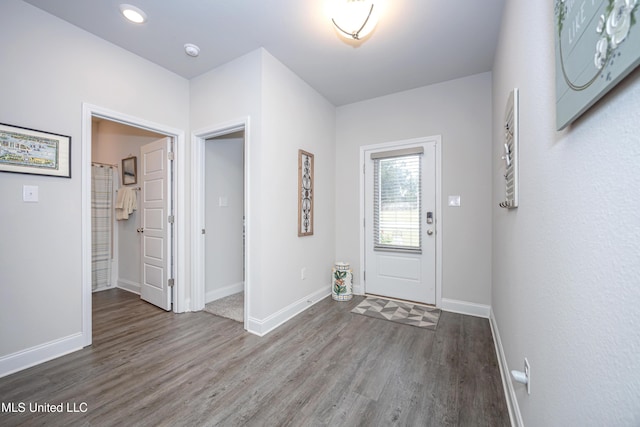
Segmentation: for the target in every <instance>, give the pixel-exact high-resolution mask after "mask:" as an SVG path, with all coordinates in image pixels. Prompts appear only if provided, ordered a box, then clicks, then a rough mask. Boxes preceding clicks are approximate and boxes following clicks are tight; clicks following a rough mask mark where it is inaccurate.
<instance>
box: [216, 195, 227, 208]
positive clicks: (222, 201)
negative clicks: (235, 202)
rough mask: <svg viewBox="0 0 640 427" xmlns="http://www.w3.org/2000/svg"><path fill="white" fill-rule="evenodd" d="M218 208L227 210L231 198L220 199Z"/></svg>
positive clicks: (223, 197)
mask: <svg viewBox="0 0 640 427" xmlns="http://www.w3.org/2000/svg"><path fill="white" fill-rule="evenodd" d="M218 206H219V207H221V208H226V207H227V206H229V198H228V197H227V196H220V197H218Z"/></svg>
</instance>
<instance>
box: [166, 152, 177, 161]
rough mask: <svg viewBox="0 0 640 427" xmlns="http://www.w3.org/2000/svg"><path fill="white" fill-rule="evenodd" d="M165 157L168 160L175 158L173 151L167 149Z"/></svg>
mask: <svg viewBox="0 0 640 427" xmlns="http://www.w3.org/2000/svg"><path fill="white" fill-rule="evenodd" d="M167 159H169V160H175V159H176V155H175V153H174V152H173V151H169V152H168V153H167Z"/></svg>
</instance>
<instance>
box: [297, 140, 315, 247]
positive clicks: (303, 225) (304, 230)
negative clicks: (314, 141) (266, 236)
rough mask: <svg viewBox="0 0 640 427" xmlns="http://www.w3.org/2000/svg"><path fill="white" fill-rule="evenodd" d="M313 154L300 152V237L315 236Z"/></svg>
mask: <svg viewBox="0 0 640 427" xmlns="http://www.w3.org/2000/svg"><path fill="white" fill-rule="evenodd" d="M313 199H314V195H313V154H311V153H307V152H306V151H303V150H298V236H300V237H301V236H311V235H313Z"/></svg>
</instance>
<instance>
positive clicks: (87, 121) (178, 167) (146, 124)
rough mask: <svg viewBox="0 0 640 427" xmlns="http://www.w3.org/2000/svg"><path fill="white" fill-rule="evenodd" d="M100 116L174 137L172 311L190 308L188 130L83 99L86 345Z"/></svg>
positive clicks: (86, 341)
mask: <svg viewBox="0 0 640 427" xmlns="http://www.w3.org/2000/svg"><path fill="white" fill-rule="evenodd" d="M93 117H98V118H101V119H105V120H110V121H112V122H117V123H121V124H124V125H127V126H132V127H136V128H140V129H145V130H149V131H152V132H156V133H160V134H163V135H166V136H168V137H172V138H174V152H175V160H174V172H175V175H174V177H175V179H174V182H173V194H174V195H175V198H174V207H175V211H174V215H175V217H176V221H175V224H176V230H175V233H176V236H175V239H174V241H173V251H174V255H175V256H174V259H175V265H174V271H175V277H174V278H175V283H176V285H175V286H174V287H173V307H172V309H173V312H175V313H182V312H184V311H186V310H187V307H186V305H185V302H186V301H187V298H186V289H185V288H186V286H185V284H186V279H185V278H186V272H187V271H186V268H185V260H184V257H183V256H182V254H184V253H186V252H185V249H186V236H187V234H186V233H185V230H186V221H185V220H186V216H185V215H183V214H184V213H185V212H186V210H185V191H186V190H185V132H184V131H183V130H180V129H176V128H172V127H169V126H165V125H162V124H158V123H154V122H151V121H149V120H144V119H141V118H138V117H135V116H131V115H128V114H124V113H120V112H117V111H113V110H109V109H107V108H103V107H99V106H96V105H92V104H88V103H84V102H83V103H82V142H83V144H82V149H81V150H80V151H81V153H82V168H81V183H82V198H81V200H82V224H81V227H82V283H83V285H82V340H83V345H84V346H85V347H86V346H88V345H91V342H92V330H91V328H92V314H91V306H92V303H91V167H90V165H91V142H92V141H91V137H92V135H91V127H92V123H91V119H92V118H93Z"/></svg>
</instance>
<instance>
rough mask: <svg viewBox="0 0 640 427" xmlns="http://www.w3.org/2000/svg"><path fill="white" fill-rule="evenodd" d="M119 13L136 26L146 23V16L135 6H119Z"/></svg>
mask: <svg viewBox="0 0 640 427" xmlns="http://www.w3.org/2000/svg"><path fill="white" fill-rule="evenodd" d="M120 12H121V13H122V14H123V15H124V17H125V18H127V19H128V20H129V21H131V22H134V23H136V24H142V23H144V22H147V14H146V13H144V12H143V11H142V10H141V9H139V8H137V7H135V6H132V5H130V4H121V5H120Z"/></svg>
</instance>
